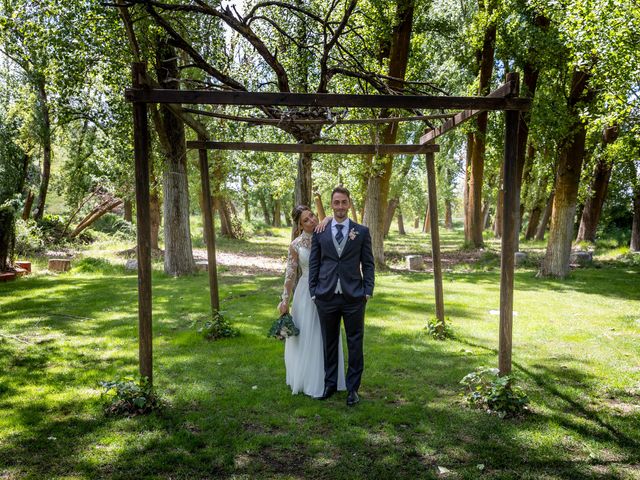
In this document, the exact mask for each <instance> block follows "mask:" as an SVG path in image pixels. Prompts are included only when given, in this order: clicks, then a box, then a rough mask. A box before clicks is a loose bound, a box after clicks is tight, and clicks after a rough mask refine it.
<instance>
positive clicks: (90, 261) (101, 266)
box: [73, 257, 120, 273]
mask: <svg viewBox="0 0 640 480" xmlns="http://www.w3.org/2000/svg"><path fill="white" fill-rule="evenodd" d="M73 270H74V271H75V272H79V273H98V272H99V273H114V272H118V271H120V267H118V266H116V265H113V264H112V263H111V262H109V260H106V259H104V258H94V257H86V258H82V259H80V260H78V261H77V262H74V264H73Z"/></svg>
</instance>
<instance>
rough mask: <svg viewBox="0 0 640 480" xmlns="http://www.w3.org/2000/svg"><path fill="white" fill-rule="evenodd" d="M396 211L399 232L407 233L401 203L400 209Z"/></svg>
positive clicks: (401, 233)
mask: <svg viewBox="0 0 640 480" xmlns="http://www.w3.org/2000/svg"><path fill="white" fill-rule="evenodd" d="M396 211H397V212H398V215H397V218H398V233H399V234H400V235H406V234H407V232H406V231H405V230H404V218H403V216H402V209H401V208H400V205H398V209H397V210H396Z"/></svg>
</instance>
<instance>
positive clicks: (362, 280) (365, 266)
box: [309, 220, 375, 300]
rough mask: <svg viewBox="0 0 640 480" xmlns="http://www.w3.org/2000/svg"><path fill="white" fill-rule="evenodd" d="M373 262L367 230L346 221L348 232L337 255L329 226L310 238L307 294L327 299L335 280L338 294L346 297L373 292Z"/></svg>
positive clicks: (332, 290) (352, 297) (353, 298)
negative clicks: (338, 289) (338, 288)
mask: <svg viewBox="0 0 640 480" xmlns="http://www.w3.org/2000/svg"><path fill="white" fill-rule="evenodd" d="M374 277H375V263H374V261H373V252H372V250H371V235H370V234H369V229H368V228H367V227H365V226H364V225H359V224H357V223H355V222H354V221H353V220H350V221H349V232H347V239H346V243H345V246H344V248H343V250H342V257H340V256H338V252H337V251H336V247H335V245H334V244H333V238H332V236H331V225H327V228H326V229H325V231H324V232H322V233H316V234H314V235H313V238H312V240H311V256H310V258H309V293H310V294H311V296H312V297H315V298H316V299H320V300H331V299H332V298H333V295H334V293H335V290H336V285H337V283H338V279H340V286H341V287H342V294H343V295H344V296H345V298H347V299H349V300H355V299H362V298H364V297H365V295H369V296H371V295H373V285H374Z"/></svg>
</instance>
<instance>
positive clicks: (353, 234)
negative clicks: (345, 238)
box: [349, 228, 360, 240]
mask: <svg viewBox="0 0 640 480" xmlns="http://www.w3.org/2000/svg"><path fill="white" fill-rule="evenodd" d="M358 235H360V232H356V229H355V228H352V229H351V230H349V238H350V239H351V240H355V239H356V237H357V236H358Z"/></svg>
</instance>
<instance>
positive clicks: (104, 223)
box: [90, 213, 136, 240]
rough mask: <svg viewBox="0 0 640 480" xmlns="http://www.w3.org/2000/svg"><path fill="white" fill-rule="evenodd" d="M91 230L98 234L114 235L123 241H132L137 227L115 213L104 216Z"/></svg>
mask: <svg viewBox="0 0 640 480" xmlns="http://www.w3.org/2000/svg"><path fill="white" fill-rule="evenodd" d="M90 228H91V229H92V230H95V231H98V232H104V233H108V234H110V235H114V236H116V237H118V238H121V239H123V240H128V239H132V238H135V236H136V227H135V225H133V224H132V223H131V222H128V221H127V220H125V219H124V218H122V217H121V216H120V215H116V214H115V213H106V214H104V215H103V216H102V217H100V218H99V219H98V220H96V221H95V222H94V223H93V224H92V225H91V227H90Z"/></svg>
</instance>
